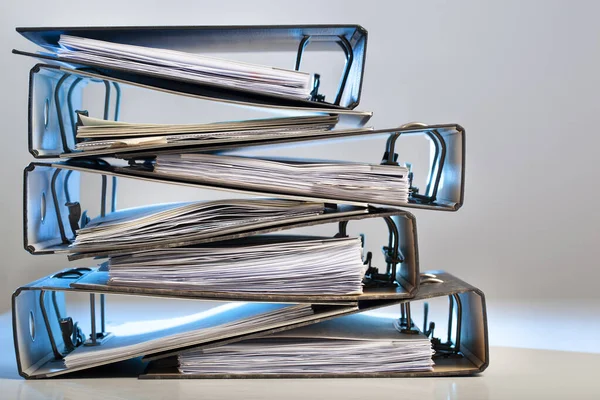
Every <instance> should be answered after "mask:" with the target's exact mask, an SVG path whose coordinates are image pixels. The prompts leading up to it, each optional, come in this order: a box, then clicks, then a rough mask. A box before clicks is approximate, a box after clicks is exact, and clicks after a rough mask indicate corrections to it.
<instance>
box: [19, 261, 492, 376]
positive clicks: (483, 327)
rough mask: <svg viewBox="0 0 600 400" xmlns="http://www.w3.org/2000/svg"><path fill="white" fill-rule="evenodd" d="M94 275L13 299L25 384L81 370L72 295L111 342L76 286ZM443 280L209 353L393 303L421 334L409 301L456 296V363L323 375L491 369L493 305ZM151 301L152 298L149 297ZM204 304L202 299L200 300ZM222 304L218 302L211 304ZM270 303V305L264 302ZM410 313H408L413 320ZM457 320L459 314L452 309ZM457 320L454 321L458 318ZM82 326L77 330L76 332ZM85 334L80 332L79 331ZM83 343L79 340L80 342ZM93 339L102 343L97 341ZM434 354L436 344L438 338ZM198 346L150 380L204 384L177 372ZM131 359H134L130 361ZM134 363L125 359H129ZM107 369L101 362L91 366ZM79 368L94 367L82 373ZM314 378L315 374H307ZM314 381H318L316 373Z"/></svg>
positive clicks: (337, 308) (152, 372)
mask: <svg viewBox="0 0 600 400" xmlns="http://www.w3.org/2000/svg"><path fill="white" fill-rule="evenodd" d="M86 273H87V271H86V269H68V270H64V271H61V272H58V273H56V274H54V275H51V276H48V277H45V278H42V279H40V280H38V281H35V282H32V283H30V284H28V285H25V286H23V287H20V288H19V289H17V290H16V291H15V293H14V294H13V297H12V310H13V334H14V344H15V354H16V357H17V366H18V369H19V374H20V375H21V376H23V377H25V378H28V379H33V378H46V377H50V376H58V375H62V374H66V373H69V372H73V371H74V369H73V370H72V369H68V368H65V366H64V363H62V361H61V360H62V358H63V357H64V355H65V354H67V353H68V352H69V351H72V349H74V348H76V347H78V346H83V345H84V344H83V343H84V341H85V339H86V337H87V336H86V335H85V334H83V332H82V331H81V330H77V327H76V325H75V324H74V321H73V320H72V319H71V318H70V317H69V316H68V315H69V314H68V312H67V308H66V304H65V298H64V294H65V293H66V292H83V293H89V294H90V313H91V315H92V318H91V320H92V321H93V322H92V326H91V334H90V339H88V340H87V341H85V343H87V344H90V341H92V343H91V344H93V345H97V346H102V345H103V342H102V340H103V338H107V337H110V333H109V332H106V327H105V322H104V321H105V313H106V312H107V311H106V310H105V307H104V303H103V301H104V296H105V293H101V294H100V299H101V304H100V325H99V326H97V325H96V323H95V321H96V293H95V292H93V291H91V292H90V291H88V290H82V289H78V288H75V287H73V286H74V285H73V282H74V281H77V280H78V279H80V278H81V277H82V276H85V274H86ZM433 273H434V274H435V278H433V279H432V278H430V277H431V276H432V275H431V272H430V273H427V274H424V275H423V277H422V280H423V283H422V289H421V290H420V291H419V293H418V294H417V296H416V297H414V298H413V299H410V300H406V299H405V300H399V299H388V300H362V299H359V300H358V301H355V302H346V303H340V304H339V305H325V304H323V305H318V304H314V305H313V306H312V307H313V310H314V312H315V314H314V318H311V319H310V320H308V321H303V322H298V323H292V324H289V325H285V326H280V327H277V328H273V329H265V330H262V331H258V332H255V333H251V334H246V335H238V336H236V335H232V336H230V337H228V338H226V339H223V340H216V341H212V342H208V343H204V344H203V345H202V346H201V347H202V348H211V347H219V346H222V345H225V344H228V343H234V342H238V341H241V340H245V339H253V338H258V337H263V336H266V335H269V334H272V333H276V332H281V331H284V330H288V329H293V328H296V327H301V326H305V325H308V324H313V323H318V322H321V321H325V320H328V319H331V318H335V317H337V316H342V315H348V314H352V313H356V312H361V311H367V310H372V309H376V308H380V307H385V306H389V305H393V304H398V303H400V304H401V309H402V310H403V315H405V317H406V316H408V320H409V321H411V323H410V325H407V329H409V330H411V331H416V330H417V328H416V325H415V324H414V323H413V322H412V320H411V318H410V306H409V304H410V303H407V301H416V300H426V299H429V298H433V297H440V296H449V297H451V298H453V299H454V301H455V303H454V304H456V320H457V324H456V328H455V330H456V335H455V337H456V339H455V341H454V343H441V344H439V345H437V346H438V348H440V349H442V350H443V351H444V352H445V354H447V355H448V357H444V356H441V357H438V358H436V366H435V367H434V371H433V372H422V373H400V374H394V373H383V374H374V373H365V374H351V375H341V374H340V375H323V376H322V377H334V376H336V377H350V376H352V377H355V376H356V377H370V376H372V377H384V376H449V375H453V376H454V375H471V374H475V373H478V372H481V371H483V370H484V369H485V368H486V367H487V365H488V363H489V350H488V341H487V335H488V334H487V318H486V311H485V299H484V295H483V293H482V292H481V291H480V290H479V289H476V288H474V287H473V286H471V285H469V284H467V283H465V282H463V281H461V280H459V279H458V278H455V277H453V276H452V275H450V274H448V273H445V272H442V271H433ZM146 295H149V296H151V295H152V294H146ZM165 297H172V298H182V297H181V296H180V294H178V293H171V295H168V296H167V295H165ZM200 299H201V298H198V300H200ZM211 300H214V299H211ZM263 301H265V302H270V301H269V300H267V299H265V300H263ZM406 312H408V314H406ZM450 313H451V314H452V311H450ZM450 317H451V316H450ZM74 327H75V328H74ZM79 328H80V327H79ZM74 337H76V338H77V339H76V340H75V341H74V340H73V338H74ZM92 338H96V339H95V340H92ZM432 340H433V343H434V348H436V341H435V339H432ZM195 348H197V346H194V345H190V346H182V347H179V348H177V349H174V350H168V351H159V352H153V351H148V352H146V354H145V356H146V357H145V360H146V361H153V360H159V361H158V362H157V363H155V364H154V367H151V368H149V369H148V370H147V373H146V374H145V375H143V376H141V377H142V378H148V379H149V378H202V377H207V376H202V375H185V376H183V375H181V374H179V373H177V372H175V371H176V369H175V371H174V368H173V366H172V359H169V357H172V356H174V355H176V354H178V353H179V352H181V351H185V350H190V349H195ZM130 358H131V357H130ZM126 359H128V357H122V358H121V359H120V360H114V361H111V363H112V362H117V361H123V360H126ZM98 365H100V364H96V363H93V364H91V365H89V368H92V367H96V366H98ZM78 369H87V367H82V368H78ZM211 377H215V378H219V377H220V378H224V377H248V378H250V377H252V378H259V377H260V378H262V377H305V376H304V375H301V376H298V375H294V376H283V375H282V376H277V375H275V376H261V375H243V376H224V375H221V376H212V375H211ZM306 377H309V375H306ZM310 377H318V376H315V375H310Z"/></svg>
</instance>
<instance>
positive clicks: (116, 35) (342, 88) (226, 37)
mask: <svg viewBox="0 0 600 400" xmlns="http://www.w3.org/2000/svg"><path fill="white" fill-rule="evenodd" d="M17 32H19V33H20V34H21V35H23V36H24V37H25V38H27V39H29V40H30V41H32V42H34V43H35V44H37V45H39V46H41V47H44V48H45V49H47V50H50V51H52V50H54V49H55V48H56V47H57V46H58V40H59V38H60V35H61V34H63V35H72V36H78V37H83V38H92V39H97V40H105V41H115V42H119V41H124V42H127V43H136V44H138V45H151V46H152V47H163V48H172V47H173V46H174V43H177V44H179V45H183V46H184V48H185V50H186V51H188V52H199V51H214V50H228V51H236V50H243V51H248V50H249V49H258V50H259V51H261V50H262V51H265V50H270V51H281V50H288V49H290V48H294V47H296V46H297V47H296V48H297V49H298V50H297V54H296V67H297V68H296V69H298V68H299V66H300V62H301V60H302V56H303V54H304V51H305V49H306V47H307V46H306V45H307V44H308V41H309V40H310V41H322V42H332V43H338V44H339V46H340V47H341V49H342V51H343V52H344V54H345V56H346V63H345V65H344V70H343V71H342V74H341V79H340V84H339V88H338V92H337V93H336V95H335V100H334V101H333V103H325V102H323V101H322V100H323V99H322V98H321V97H320V96H316V95H315V96H313V99H314V100H311V101H308V100H302V99H293V98H290V97H286V96H282V95H277V94H265V93H257V92H254V91H251V90H245V89H240V88H231V87H226V86H223V85H220V84H218V83H211V84H208V83H204V84H200V83H197V82H190V81H189V80H187V79H184V78H177V77H170V80H171V81H172V82H171V83H170V84H169V86H170V87H179V88H180V89H182V91H185V92H188V93H192V94H200V95H203V96H206V97H211V98H215V99H226V100H234V101H235V100H240V99H248V100H250V101H253V102H256V103H263V104H265V103H283V104H286V105H289V106H301V107H324V108H340V107H341V108H348V109H353V108H355V107H356V106H357V105H358V102H359V100H360V94H361V86H362V78H363V73H364V63H365V56H366V45H367V31H366V30H365V29H364V28H362V27H361V26H359V25H279V26H268V25H255V26H250V25H247V26H171V27H110V28H103V27H93V28H90V27H87V28H86V27H71V28H17ZM174 38H176V39H177V40H174ZM306 38H308V39H306ZM217 40H218V42H217ZM13 53H15V54H19V55H27V56H30V57H36V58H39V59H43V60H49V61H54V62H56V61H62V60H60V59H59V58H58V57H56V56H55V55H50V54H36V53H28V52H23V51H19V50H13ZM76 65H78V66H85V67H91V68H96V69H97V70H99V71H101V73H102V74H103V75H105V76H106V77H113V78H120V79H124V80H127V81H130V82H137V83H149V82H152V81H153V80H154V79H157V78H159V79H160V78H163V76H161V75H158V74H155V73H150V72H147V73H145V72H139V71H138V72H133V71H131V70H129V69H128V68H124V67H123V68H118V67H112V68H106V67H105V66H103V65H102V64H99V63H94V62H81V61H80V62H77V64H76Z"/></svg>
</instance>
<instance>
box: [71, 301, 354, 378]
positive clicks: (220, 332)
mask: <svg viewBox="0 0 600 400" xmlns="http://www.w3.org/2000/svg"><path fill="white" fill-rule="evenodd" d="M346 309H347V310H351V309H352V307H350V306H348V307H345V308H337V309H335V310H334V311H330V312H324V313H321V315H322V316H328V315H335V314H337V313H339V312H341V311H344V310H346ZM314 315H315V311H314V310H313V308H312V307H311V306H310V305H307V304H305V305H281V304H261V303H229V304H227V305H224V306H222V307H217V308H215V309H210V310H208V311H205V312H202V313H199V314H196V315H192V316H188V317H185V321H183V322H181V323H180V324H176V325H172V326H171V327H168V328H165V329H160V330H156V331H151V332H144V333H140V332H138V331H136V332H135V333H134V334H132V335H129V334H127V333H126V332H124V333H120V334H119V333H117V334H115V337H112V338H110V339H109V340H107V341H106V342H104V343H102V345H101V346H90V347H88V346H80V347H78V348H76V349H75V350H74V351H73V352H71V353H69V354H68V355H67V356H66V357H65V358H64V363H65V365H66V366H67V367H68V368H72V369H77V368H81V367H90V366H93V365H101V364H107V363H110V362H115V361H120V360H127V359H130V358H134V357H139V356H142V355H147V354H155V353H161V352H165V351H168V350H172V349H177V348H180V347H185V346H193V345H199V344H202V343H207V342H212V341H215V340H224V339H226V338H229V337H232V336H237V335H247V334H250V333H253V332H257V331H262V330H268V329H273V328H277V327H280V326H285V325H289V324H293V323H300V322H304V321H308V320H310V319H312V318H313V316H314ZM159 324H160V321H157V325H158V326H160V325H159Z"/></svg>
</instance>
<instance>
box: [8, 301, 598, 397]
mask: <svg viewBox="0 0 600 400" xmlns="http://www.w3.org/2000/svg"><path fill="white" fill-rule="evenodd" d="M128 307H132V308H135V306H133V305H130V304H129V305H124V306H120V307H119V309H120V311H124V312H126V311H128ZM527 307H528V308H525V307H524V306H520V307H519V306H517V305H514V304H511V303H498V304H492V305H491V306H490V305H489V306H488V314H489V316H490V322H489V324H490V342H491V345H492V346H491V347H490V367H489V368H488V369H487V370H486V371H485V372H484V373H483V374H481V375H479V376H475V377H466V378H465V377H463V378H412V379H408V378H402V379H297V380H293V379H283V380H268V379H257V380H163V381H151V380H150V381H147V380H138V379H135V378H110V379H105V378H97V379H65V378H62V379H48V380H39V381H25V380H23V379H22V378H20V377H19V376H18V374H17V370H16V364H15V358H14V351H13V347H12V346H13V342H12V331H11V321H10V313H4V314H2V315H0V399H19V400H21V399H53V400H57V399H78V400H86V399H90V400H93V399H94V400H95V399H99V400H100V399H101V400H116V399H169V400H175V399H208V398H210V399H229V398H232V399H233V398H236V399H259V398H268V399H312V398H319V399H363V400H364V399H374V398H396V399H419V400H420V399H444V400H450V399H481V400H485V399H538V398H539V399H573V400H575V399H600V367H599V366H600V343H599V342H598V334H597V332H598V329H597V328H599V325H600V318H598V316H599V313H600V308H599V307H598V304H597V303H592V304H590V303H589V302H586V303H576V302H572V303H569V302H560V305H559V304H552V303H548V302H545V303H536V302H529V303H527ZM526 311H527V312H526ZM560 314H562V315H563V318H562V319H561V318H560ZM544 316H546V317H547V318H542V317H544ZM568 316H570V317H568ZM494 332H496V333H495V334H494ZM506 345H510V346H511V347H507V346H506ZM515 346H519V347H537V349H532V348H519V347H515ZM550 346H554V347H555V348H562V349H566V348H570V349H575V350H585V351H588V353H584V352H576V351H559V350H547V349H544V348H550Z"/></svg>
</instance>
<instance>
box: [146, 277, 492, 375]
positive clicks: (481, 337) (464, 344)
mask: <svg viewBox="0 0 600 400" xmlns="http://www.w3.org/2000/svg"><path fill="white" fill-rule="evenodd" d="M446 296H448V297H449V298H450V299H452V300H451V301H452V302H453V303H452V304H453V305H454V307H456V314H455V315H456V326H455V327H454V330H455V339H454V340H453V342H452V343H439V342H438V341H437V340H436V339H435V338H432V342H433V347H434V349H436V355H434V361H435V365H434V367H433V371H429V372H395V373H394V372H384V373H380V372H364V373H345V374H324V373H320V374H314V373H310V372H306V373H303V374H210V375H202V374H182V373H180V372H179V371H178V369H177V359H176V357H160V356H152V357H146V358H145V359H146V360H150V361H152V362H151V363H150V365H149V366H148V368H147V370H146V373H145V374H142V375H141V376H140V378H142V379H197V378H207V379H216V378H263V379H268V378H386V377H387V378H400V377H422V376H462V375H474V374H477V373H481V372H483V371H484V370H485V369H486V368H487V366H488V365H489V345H488V328H487V312H486V305H485V296H484V294H483V292H482V291H481V290H479V289H477V288H475V287H474V286H472V285H469V284H468V283H466V282H464V281H462V280H460V279H458V278H456V277H454V276H453V275H451V274H449V273H447V272H444V271H428V272H426V273H424V274H423V275H422V282H421V289H420V290H419V292H418V293H417V295H416V296H415V297H414V298H412V299H408V300H402V301H400V302H399V303H400V304H401V309H404V310H407V309H406V308H405V307H406V305H409V304H411V303H414V302H416V301H419V300H427V299H431V298H435V297H446ZM390 304H392V303H383V304H382V303H377V302H370V303H368V302H365V303H363V307H362V308H361V310H359V311H366V310H370V309H374V308H378V307H381V306H389V305H390ZM402 305H404V308H402ZM408 310H410V308H408ZM355 312H358V311H355ZM450 313H452V311H450ZM449 318H450V320H452V314H450V315H449ZM408 319H409V320H410V319H411V318H410V316H408ZM401 320H402V319H401ZM415 323H416V322H414V321H413V324H415ZM413 329H414V328H413ZM427 329H428V327H426V326H423V327H421V330H422V331H424V332H425V333H426V335H428V336H429V334H428V333H427V331H426V330H427ZM251 336H252V335H251ZM251 336H248V337H246V338H245V339H250V338H251ZM253 337H258V335H254V336H253ZM262 337H263V338H264V336H262ZM232 342H233V341H224V342H221V343H213V344H207V345H203V346H199V347H196V348H194V350H195V349H207V348H214V347H220V346H223V345H226V344H227V343H232Z"/></svg>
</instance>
